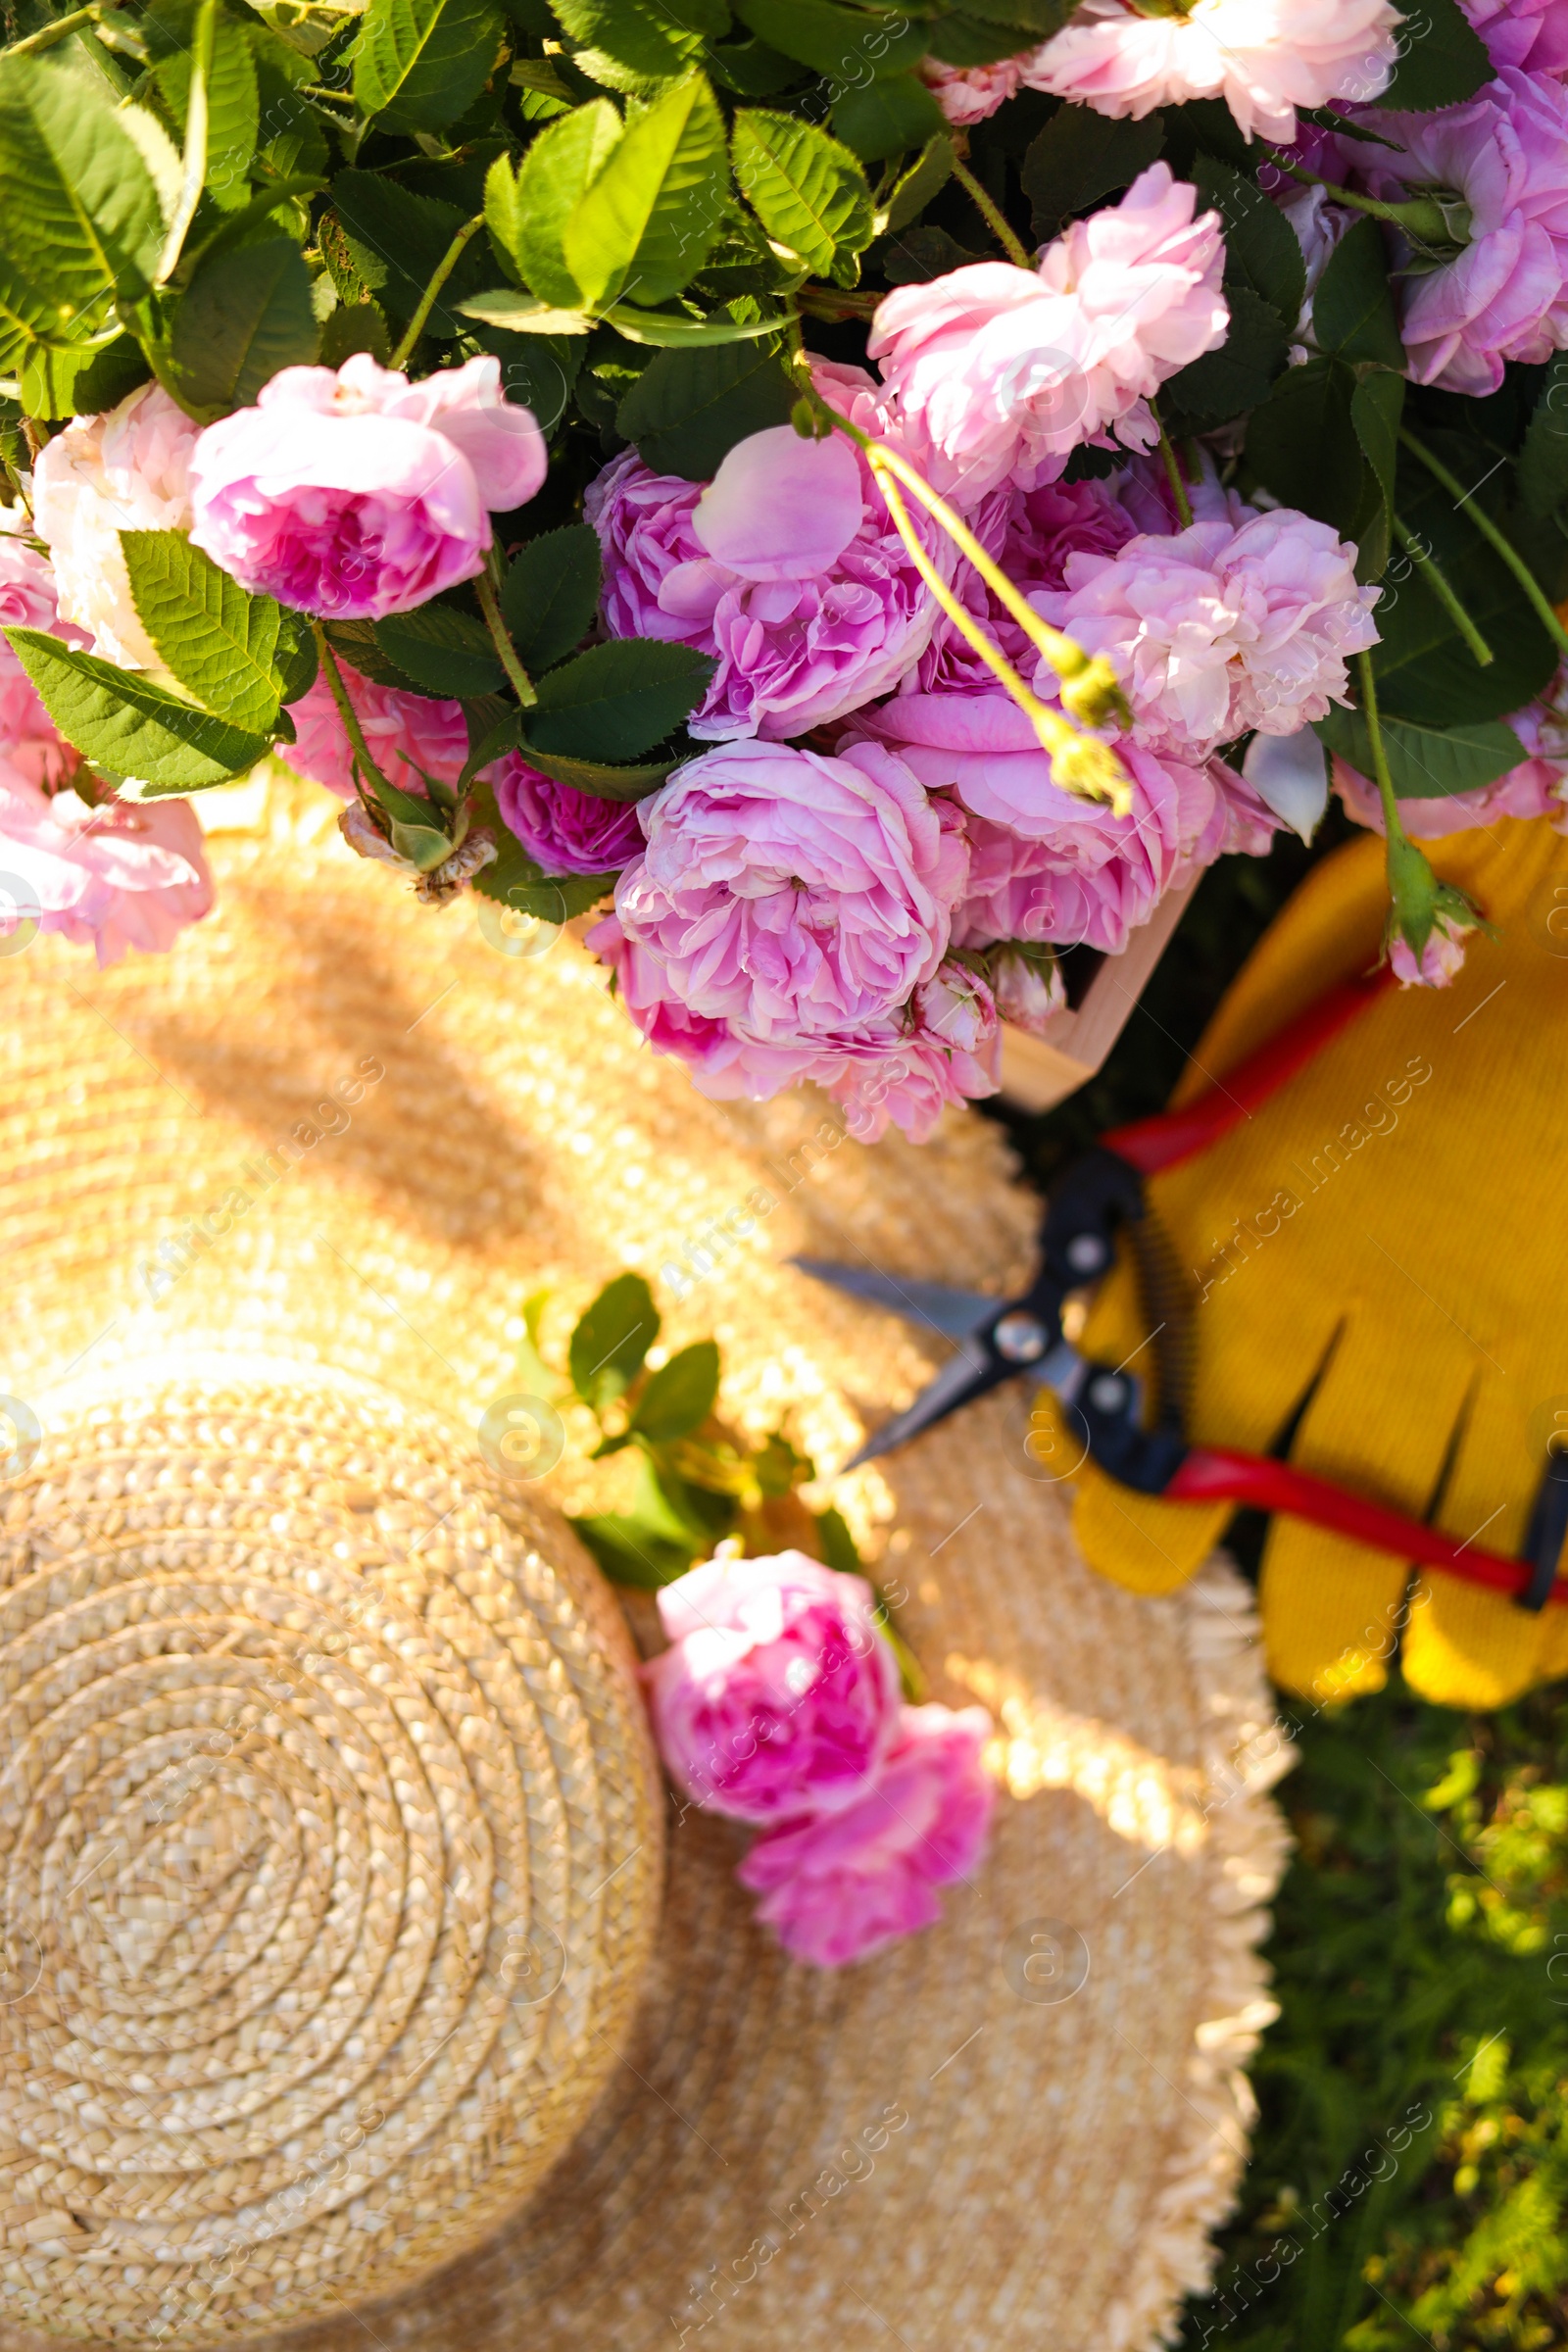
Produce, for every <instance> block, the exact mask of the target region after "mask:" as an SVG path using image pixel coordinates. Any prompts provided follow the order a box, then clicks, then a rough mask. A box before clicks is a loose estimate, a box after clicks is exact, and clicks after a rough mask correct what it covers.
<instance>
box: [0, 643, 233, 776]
mask: <svg viewBox="0 0 1568 2352" xmlns="http://www.w3.org/2000/svg"><path fill="white" fill-rule="evenodd" d="M5 634H6V637H7V640H8V641H9V643H10V645H11V648H12V651H13V652H14V653H15V655H16V657H17V659H18V661H19V662H21V663H22V666H23V668H24V669H25V671H26V673H27V675H28V677H29V678H30V679H31V680H32V682H33V684H34V686H36V687H37V689H38V692H39V694H40V695H41V696H42V697H43V704H44V708H45V710H46V711H48V713H49V715H50V717H51V718H52V719H53V720H54V722H55V725H56V726H57V727H58V728H59V729H60V732H61V734H62V735H64V737H65V738H66V741H67V742H68V743H73V744H74V745H75V747H76V749H77V751H78V752H81V753H82V754H83V755H84V756H85V757H86V758H87V759H89V760H92V761H94V763H95V764H96V765H97V766H99V767H106V768H108V769H109V771H110V773H111V774H112V775H117V776H139V777H140V778H141V779H142V781H143V782H144V783H145V784H147V785H148V786H149V787H150V788H151V789H152V791H153V792H154V793H160V792H199V791H201V789H202V788H203V786H204V785H207V784H226V783H227V782H228V780H229V778H230V777H231V776H236V775H243V774H244V772H245V770H246V769H247V768H251V767H254V766H255V765H256V762H257V760H260V759H261V758H262V756H263V755H264V753H266V752H267V751H268V750H269V749H270V737H269V736H268V735H265V734H260V735H259V734H252V733H250V732H248V731H247V730H246V729H244V728H242V727H236V726H234V725H232V724H231V723H230V722H229V721H228V720H227V719H224V718H215V717H214V716H213V715H212V713H211V712H209V711H197V710H193V709H192V707H191V705H190V704H189V703H182V702H180V701H178V700H177V699H176V697H175V696H173V695H172V694H168V693H166V692H165V690H164V689H163V687H161V686H155V685H153V684H152V682H151V680H150V679H147V678H144V677H142V676H141V675H140V674H139V673H138V672H137V671H135V670H129V669H117V668H116V667H115V664H114V663H113V662H101V661H100V660H99V659H98V657H97V656H96V655H95V654H80V653H77V652H76V650H75V648H74V647H73V646H69V645H63V644H62V643H61V641H60V639H59V638H58V637H51V636H50V635H49V634H48V632H47V631H46V630H43V629H7V630H6V632H5Z"/></svg>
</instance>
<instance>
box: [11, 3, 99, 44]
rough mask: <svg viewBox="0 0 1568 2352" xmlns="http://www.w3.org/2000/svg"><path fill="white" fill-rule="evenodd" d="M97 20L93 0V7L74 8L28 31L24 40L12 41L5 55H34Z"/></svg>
mask: <svg viewBox="0 0 1568 2352" xmlns="http://www.w3.org/2000/svg"><path fill="white" fill-rule="evenodd" d="M97 21H98V9H97V6H96V0H95V5H94V6H93V7H91V8H73V10H72V11H71V14H70V15H69V16H67V17H56V19H55V21H54V23H53V24H52V25H40V26H39V28H38V30H37V31H36V32H29V33H28V34H27V37H26V39H25V40H22V41H13V42H12V43H11V45H10V47H9V48H8V49H7V50H6V52H5V55H6V56H7V57H36V55H37V53H38V51H39V50H40V49H52V48H53V47H54V45H55V43H56V41H63V40H65V39H66V38H67V37H68V36H69V35H70V34H71V33H73V32H79V31H80V29H81V27H82V25H95V24H96V23H97Z"/></svg>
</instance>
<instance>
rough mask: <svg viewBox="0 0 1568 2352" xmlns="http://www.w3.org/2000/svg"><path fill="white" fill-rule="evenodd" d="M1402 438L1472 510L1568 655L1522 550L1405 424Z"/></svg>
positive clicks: (1563, 634)
mask: <svg viewBox="0 0 1568 2352" xmlns="http://www.w3.org/2000/svg"><path fill="white" fill-rule="evenodd" d="M1399 439H1400V440H1401V441H1402V442H1403V443H1404V446H1405V448H1406V449H1407V450H1408V451H1409V452H1410V455H1411V457H1412V458H1419V459H1420V461H1421V463H1422V465H1423V466H1425V467H1426V469H1427V471H1428V473H1430V474H1431V475H1432V477H1433V479H1434V480H1435V481H1439V482H1441V483H1442V485H1443V487H1444V489H1445V490H1446V492H1447V493H1448V496H1449V497H1450V498H1451V499H1452V500H1453V502H1454V504H1455V506H1456V507H1463V506H1468V507H1469V510H1470V519H1471V521H1472V522H1473V523H1474V524H1475V526H1476V529H1477V530H1478V531H1479V532H1480V533H1481V536H1482V538H1483V539H1485V540H1487V541H1488V543H1489V544H1490V545H1491V546H1493V547H1495V549H1496V551H1497V553H1498V555H1499V556H1500V557H1501V558H1502V560H1503V562H1504V563H1505V564H1507V566H1508V569H1509V570H1510V571H1511V572H1512V573H1513V576H1514V578H1515V579H1516V580H1517V581H1518V583H1519V585H1520V587H1521V588H1522V589H1523V590H1524V592H1525V594H1526V596H1528V597H1529V599H1530V602H1531V603H1532V604H1533V605H1534V606H1535V608H1536V611H1537V613H1539V614H1540V616H1541V622H1542V626H1543V627H1544V629H1545V631H1546V634H1547V636H1548V637H1549V638H1550V639H1551V641H1552V643H1553V645H1554V646H1555V647H1556V648H1557V650H1558V652H1559V653H1562V654H1568V629H1565V628H1564V627H1563V625H1562V622H1561V621H1560V620H1559V619H1558V618H1557V615H1556V613H1554V612H1553V611H1552V608H1551V604H1550V601H1549V599H1548V598H1547V596H1546V592H1545V590H1544V588H1543V587H1542V585H1541V583H1540V581H1539V580H1538V579H1537V578H1536V575H1535V573H1534V572H1533V571H1532V570H1531V568H1530V566H1529V564H1527V563H1526V562H1525V560H1524V558H1523V556H1522V555H1521V554H1520V553H1519V550H1518V549H1517V548H1516V547H1515V546H1514V544H1513V541H1512V540H1511V539H1505V538H1504V537H1503V535H1502V533H1501V531H1499V530H1498V528H1497V526H1496V524H1495V522H1494V521H1493V519H1492V516H1491V515H1489V514H1488V513H1487V511H1486V509H1485V508H1484V507H1483V506H1482V504H1481V501H1480V500H1479V499H1478V498H1476V497H1475V496H1474V494H1473V493H1472V492H1471V491H1469V490H1466V489H1465V488H1464V487H1463V486H1462V485H1461V483H1460V482H1459V481H1458V480H1457V479H1456V477H1455V476H1454V475H1453V474H1451V473H1450V472H1449V471H1448V468H1447V467H1446V466H1445V465H1444V463H1443V461H1442V460H1441V458H1435V457H1434V456H1433V454H1432V452H1431V450H1430V449H1428V448H1427V446H1426V444H1425V442H1424V441H1418V440H1417V439H1416V437H1415V435H1414V433H1412V432H1411V431H1410V430H1409V429H1408V427H1407V426H1405V425H1402V424H1401V425H1400V427H1399Z"/></svg>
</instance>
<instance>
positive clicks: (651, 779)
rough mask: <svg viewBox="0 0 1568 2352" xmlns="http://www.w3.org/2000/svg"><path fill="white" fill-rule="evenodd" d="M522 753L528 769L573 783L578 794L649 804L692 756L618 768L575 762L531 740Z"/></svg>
mask: <svg viewBox="0 0 1568 2352" xmlns="http://www.w3.org/2000/svg"><path fill="white" fill-rule="evenodd" d="M519 740H521V739H519ZM521 750H522V756H523V758H524V759H525V760H527V762H528V764H529V766H530V767H536V768H537V769H538V770H539V773H540V774H541V775H542V776H550V777H552V778H553V779H554V781H555V782H556V783H557V784H570V785H571V786H572V787H573V789H574V790H575V791H577V792H588V793H592V794H593V796H594V798H595V799H596V800H601V801H646V800H647V798H648V796H649V794H650V793H653V792H657V791H658V790H659V787H660V786H661V784H662V783H664V782H665V781H666V780H667V779H668V777H669V776H670V775H672V774H673V772H674V770H675V769H676V768H677V767H678V766H679V765H680V762H681V760H682V759H683V758H687V759H689V758H690V756H691V755H690V753H689V752H687V753H678V752H671V753H670V754H669V756H668V758H667V759H662V760H637V761H634V762H632V763H631V764H629V765H621V766H616V765H613V764H612V763H611V762H610V761H608V760H573V759H570V758H568V757H567V756H566V754H564V752H542V751H541V750H540V749H539V747H538V745H537V744H536V743H534V742H532V741H531V740H523V741H521Z"/></svg>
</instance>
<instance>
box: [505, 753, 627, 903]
mask: <svg viewBox="0 0 1568 2352" xmlns="http://www.w3.org/2000/svg"><path fill="white" fill-rule="evenodd" d="M495 786H496V807H497V808H498V809H500V811H501V814H502V818H503V820H504V822H505V823H506V824H507V825H508V826H510V828H511V830H512V831H513V832H514V833H515V835H516V836H517V839H518V840H519V841H520V842H521V844H522V846H523V848H524V849H525V850H526V851H527V853H528V855H529V857H530V858H532V859H533V861H534V863H535V864H536V865H541V866H543V867H544V870H545V872H546V873H547V874H613V873H616V872H618V871H619V869H620V868H621V867H622V866H623V865H629V864H630V863H631V861H632V859H633V858H636V857H639V856H640V855H641V853H642V846H643V829H642V826H641V825H640V824H639V823H638V821H637V804H636V802H635V801H607V800H604V799H602V798H601V797H600V796H599V795H598V794H597V793H592V792H579V791H578V790H577V789H576V787H575V785H571V784H557V783H556V782H554V781H553V779H552V778H551V777H549V776H542V775H541V774H540V773H539V771H538V769H537V768H536V767H530V766H529V765H528V763H527V761H526V760H524V759H523V758H522V756H521V754H520V753H518V752H509V753H508V754H507V757H506V758H505V760H502V762H501V764H500V766H499V767H498V768H497V770H496V777H495Z"/></svg>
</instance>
